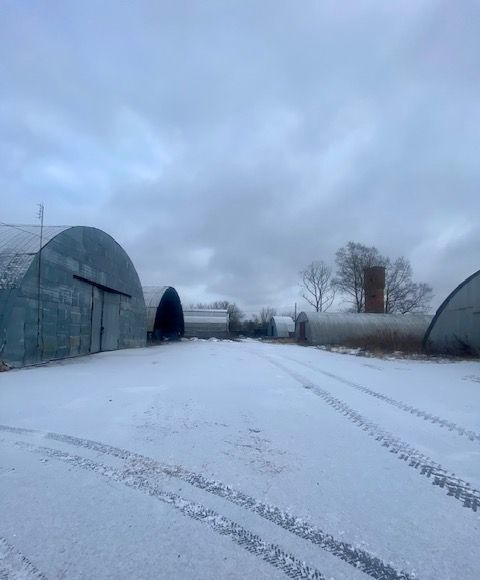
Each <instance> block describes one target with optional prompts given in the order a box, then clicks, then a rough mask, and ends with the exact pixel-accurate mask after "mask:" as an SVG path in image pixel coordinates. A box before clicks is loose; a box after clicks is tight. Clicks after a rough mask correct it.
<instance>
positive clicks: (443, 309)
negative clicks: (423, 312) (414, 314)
mask: <svg viewBox="0 0 480 580" xmlns="http://www.w3.org/2000/svg"><path fill="white" fill-rule="evenodd" d="M424 346H425V348H426V349H427V350H429V351H431V352H437V353H441V354H480V270H479V271H478V272H475V273H474V274H472V275H471V276H469V277H468V278H467V279H466V280H464V281H463V282H462V283H461V284H460V285H459V286H457V288H455V290H454V291H453V292H452V293H451V294H450V295H449V296H448V297H447V298H446V300H445V301H444V302H443V304H442V305H441V306H440V308H439V309H438V310H437V313H436V314H435V317H434V318H433V320H432V323H431V324H430V326H429V328H428V330H427V333H426V334H425V341H424Z"/></svg>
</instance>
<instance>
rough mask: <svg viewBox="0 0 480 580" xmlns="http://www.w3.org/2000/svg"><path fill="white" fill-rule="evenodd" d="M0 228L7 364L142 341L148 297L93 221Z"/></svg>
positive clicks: (0, 349) (0, 330)
mask: <svg viewBox="0 0 480 580" xmlns="http://www.w3.org/2000/svg"><path fill="white" fill-rule="evenodd" d="M39 249H40V227H39V226H23V225H22V226H15V227H11V226H2V227H1V228H0V279H1V280H2V285H1V286H0V359H3V360H5V361H6V362H7V363H8V364H10V365H12V366H23V365H27V364H32V363H37V362H41V361H46V360H53V359H59V358H65V357H71V356H76V355H81V354H87V353H92V352H98V351H99V350H114V349H117V348H128V347H134V346H143V345H144V344H145V338H146V327H145V302H144V299H143V292H142V288H141V285H140V281H139V279H138V274H137V272H136V270H135V267H134V266H133V264H132V262H131V260H130V258H129V257H128V255H127V254H126V252H125V251H124V250H123V248H122V247H121V246H120V245H119V244H118V243H117V242H116V241H115V240H114V239H113V238H112V237H111V236H109V235H108V234H106V233H105V232H103V231H101V230H99V229H96V228H90V227H81V226H76V227H71V226H58V227H57V226H46V227H45V228H44V232H43V242H42V251H41V252H40V251H39Z"/></svg>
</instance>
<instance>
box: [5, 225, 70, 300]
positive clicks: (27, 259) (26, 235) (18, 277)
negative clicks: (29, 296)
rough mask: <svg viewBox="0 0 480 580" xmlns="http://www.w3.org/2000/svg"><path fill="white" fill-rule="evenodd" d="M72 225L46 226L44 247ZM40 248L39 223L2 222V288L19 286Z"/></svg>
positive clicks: (43, 240)
mask: <svg viewBox="0 0 480 580" xmlns="http://www.w3.org/2000/svg"><path fill="white" fill-rule="evenodd" d="M71 227H72V226H44V227H43V236H42V248H44V247H45V246H46V245H47V244H48V243H49V242H51V241H52V240H53V238H55V237H56V236H58V234H61V233H62V232H64V231H65V230H68V229H70V228H71ZM39 250H40V226H39V225H13V224H12V225H10V224H0V289H2V288H3V289H4V288H15V287H16V286H18V285H19V284H20V282H21V281H22V279H23V277H24V276H25V274H26V272H27V270H28V268H29V267H30V265H31V264H32V262H33V260H34V259H35V256H36V255H37V254H38V252H39Z"/></svg>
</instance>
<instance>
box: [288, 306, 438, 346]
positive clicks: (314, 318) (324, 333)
mask: <svg viewBox="0 0 480 580" xmlns="http://www.w3.org/2000/svg"><path fill="white" fill-rule="evenodd" d="M431 320H432V317H431V316H429V315H426V314H370V313H368V314H367V313H350V312H349V313H344V312H301V313H300V314H299V315H298V317H297V325H296V334H295V337H296V338H297V340H300V341H306V342H309V343H311V344H318V345H352V346H353V345H358V346H360V345H363V344H365V345H368V344H369V343H371V344H374V345H379V344H382V343H385V344H392V343H394V342H398V343H400V342H405V341H410V342H412V343H415V344H421V341H422V339H423V336H424V334H425V331H426V329H427V327H428V325H429V323H430V321H431Z"/></svg>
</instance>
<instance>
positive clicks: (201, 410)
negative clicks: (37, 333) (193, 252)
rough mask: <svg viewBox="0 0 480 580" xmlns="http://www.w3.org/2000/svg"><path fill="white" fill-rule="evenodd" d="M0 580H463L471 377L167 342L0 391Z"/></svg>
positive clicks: (471, 554) (479, 421)
mask: <svg viewBox="0 0 480 580" xmlns="http://www.w3.org/2000/svg"><path fill="white" fill-rule="evenodd" d="M0 424H1V426H0V578H1V579H2V580H3V579H4V578H14V579H17V578H18V579H20V578H22V579H23V578H50V579H63V578H65V579H71V578H74V579H80V578H81V579H92V578H95V579H106V578H109V579H124V578H125V579H153V578H155V579H158V578H169V579H172V578H180V579H183V578H186V579H187V578H188V579H190V578H192V579H193V578H195V579H205V580H207V579H217V578H218V579H239V578H249V579H250V578H252V579H253V578H255V579H257V578H259V579H267V578H268V579H270V578H272V579H273V578H283V577H285V576H287V577H289V578H294V579H299V578H317V579H320V578H338V579H340V578H343V579H346V578H348V579H350V578H352V579H357V578H358V579H360V578H368V577H371V578H376V579H379V580H382V579H388V580H395V579H400V578H404V579H405V578H431V579H435V580H439V579H447V578H451V579H453V578H455V579H462V580H467V579H472V580H473V579H478V578H480V492H479V491H478V490H480V364H479V363H477V362H458V363H452V362H431V361H408V360H380V359H373V358H363V357H357V356H351V355H345V354H338V353H331V352H325V351H321V350H319V349H316V348H303V347H299V346H296V345H288V344H268V343H260V342H256V341H244V342H228V341H224V342H211V341H182V342H180V343H176V344H165V345H162V346H159V347H153V348H148V349H138V350H127V351H118V352H112V353H103V354H99V355H95V356H91V357H85V358H80V359H75V360H70V361H64V362H62V363H56V364H51V365H47V366H44V367H38V368H32V369H24V370H20V371H12V372H8V373H2V374H0Z"/></svg>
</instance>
